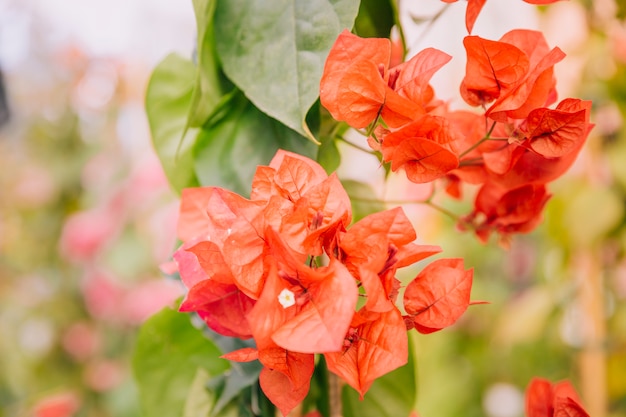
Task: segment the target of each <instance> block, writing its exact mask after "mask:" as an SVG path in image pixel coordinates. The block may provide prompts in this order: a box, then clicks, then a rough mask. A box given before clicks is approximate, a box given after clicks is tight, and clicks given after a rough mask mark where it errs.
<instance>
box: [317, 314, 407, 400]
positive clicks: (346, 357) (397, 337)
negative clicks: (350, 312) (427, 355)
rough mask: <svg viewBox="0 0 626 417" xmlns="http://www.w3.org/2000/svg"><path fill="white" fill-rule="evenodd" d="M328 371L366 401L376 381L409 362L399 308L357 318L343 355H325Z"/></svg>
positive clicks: (342, 352)
mask: <svg viewBox="0 0 626 417" xmlns="http://www.w3.org/2000/svg"><path fill="white" fill-rule="evenodd" d="M324 357H325V358H326V363H327V364H328V369H329V370H330V371H331V372H333V373H335V374H337V375H339V376H340V377H341V378H342V379H343V380H344V381H346V382H347V383H348V384H349V385H350V386H351V387H352V388H354V389H355V390H356V391H357V392H358V393H359V394H360V395H361V398H363V395H365V393H366V392H367V390H368V389H369V388H370V387H371V385H372V383H373V382H374V380H375V379H376V378H378V377H380V376H382V375H384V374H386V373H388V372H391V371H393V370H394V369H396V368H398V367H400V366H402V365H404V364H406V363H407V361H408V337H407V334H406V327H405V325H404V321H403V319H402V315H401V314H400V312H399V311H398V309H397V308H393V309H391V310H389V311H386V312H384V313H374V312H369V311H367V309H366V308H362V309H361V310H359V311H358V313H357V314H355V316H354V318H353V320H352V324H351V326H350V329H349V330H348V333H347V334H346V339H345V342H344V348H343V350H342V351H341V352H335V353H326V354H324Z"/></svg>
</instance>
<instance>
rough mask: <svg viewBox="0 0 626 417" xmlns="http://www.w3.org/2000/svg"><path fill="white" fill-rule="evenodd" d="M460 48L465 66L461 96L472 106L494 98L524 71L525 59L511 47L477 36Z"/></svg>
mask: <svg viewBox="0 0 626 417" xmlns="http://www.w3.org/2000/svg"><path fill="white" fill-rule="evenodd" d="M463 45H465V50H466V51H467V64H466V68H465V78H464V79H463V82H462V87H461V95H462V96H463V99H464V100H465V101H466V102H467V103H468V104H470V105H472V106H479V105H483V104H486V103H489V102H491V101H493V100H495V99H497V98H498V97H500V95H501V94H502V92H503V91H507V90H509V89H510V88H512V87H513V86H515V85H516V84H517V83H519V82H520V81H521V80H522V79H523V77H524V76H526V73H527V72H528V69H529V61H528V57H527V56H526V54H524V52H522V51H521V50H520V49H519V48H517V47H516V46H514V45H511V44H508V43H505V42H500V41H491V40H487V39H483V38H480V37H478V36H467V37H465V39H464V40H463Z"/></svg>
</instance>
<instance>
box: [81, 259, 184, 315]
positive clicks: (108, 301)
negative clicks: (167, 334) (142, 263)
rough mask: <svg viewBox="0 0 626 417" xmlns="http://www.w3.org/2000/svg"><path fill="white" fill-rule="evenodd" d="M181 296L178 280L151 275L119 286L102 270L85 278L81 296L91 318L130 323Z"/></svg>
mask: <svg viewBox="0 0 626 417" xmlns="http://www.w3.org/2000/svg"><path fill="white" fill-rule="evenodd" d="M182 295H183V288H182V286H181V284H180V283H179V282H178V281H173V280H166V279H162V278H154V279H149V280H144V281H143V282H139V283H136V284H133V285H122V284H120V283H119V282H116V279H115V278H114V277H113V276H112V275H109V274H107V273H105V272H103V271H91V272H89V273H88V274H87V275H86V276H85V279H84V283H83V297H84V299H85V305H86V307H87V310H88V311H89V313H90V314H91V315H92V317H94V318H96V319H99V320H103V321H107V322H118V323H123V324H127V325H131V326H136V325H139V324H141V323H142V322H143V321H144V320H145V319H147V318H148V317H150V316H151V315H152V314H154V313H156V312H157V311H159V310H161V309H162V308H163V307H166V306H170V305H173V304H174V301H175V300H176V299H177V298H179V297H181V296H182Z"/></svg>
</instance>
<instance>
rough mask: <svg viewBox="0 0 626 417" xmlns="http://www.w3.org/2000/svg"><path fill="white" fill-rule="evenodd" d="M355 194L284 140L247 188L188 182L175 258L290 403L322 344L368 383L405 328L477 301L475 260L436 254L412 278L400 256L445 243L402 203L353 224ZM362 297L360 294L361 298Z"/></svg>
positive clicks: (214, 315)
mask: <svg viewBox="0 0 626 417" xmlns="http://www.w3.org/2000/svg"><path fill="white" fill-rule="evenodd" d="M351 220H352V212H351V204H350V200H349V197H348V195H347V194H346V192H345V190H344V189H343V187H342V185H341V183H340V182H339V180H338V179H337V177H336V175H334V174H333V175H330V176H328V175H327V174H326V173H325V171H324V170H323V169H322V168H321V166H320V165H318V164H317V163H316V162H314V161H312V160H309V159H307V158H305V157H303V156H300V155H296V154H292V153H288V152H284V151H279V152H278V153H277V154H276V156H275V157H274V159H273V160H272V161H271V163H270V165H269V166H261V167H258V169H257V171H256V174H255V177H254V179H253V183H252V192H251V196H250V199H246V198H244V197H241V196H239V195H237V194H234V193H232V192H229V191H227V190H224V189H222V188H217V187H204V188H191V189H186V190H184V191H183V194H182V200H181V208H180V218H179V224H178V235H179V238H180V239H181V240H182V241H183V242H184V244H183V246H182V247H181V249H179V250H178V251H177V252H176V253H175V255H174V258H175V260H176V261H177V263H178V267H179V272H180V275H181V278H182V281H183V282H184V283H185V285H186V286H187V287H188V288H189V292H188V294H187V296H186V298H185V300H184V302H183V304H182V305H181V307H180V309H181V311H193V312H197V314H198V315H199V316H200V317H201V318H202V319H204V321H205V322H206V323H207V325H208V326H209V327H210V328H211V329H213V330H214V331H216V332H218V333H220V334H222V335H225V336H232V337H239V338H242V339H246V338H251V337H252V338H254V341H255V343H256V348H246V349H242V350H238V351H235V352H231V353H228V354H226V355H224V357H225V358H227V359H230V360H234V361H251V360H259V361H260V362H261V363H262V364H263V369H262V371H261V374H260V384H261V388H262V389H263V391H264V392H265V394H266V395H267V397H268V398H269V399H270V400H271V401H272V402H273V403H274V404H275V405H276V406H277V407H278V408H279V409H280V410H281V412H282V413H283V414H287V413H288V412H289V411H290V410H291V409H292V408H294V407H295V406H296V405H298V404H299V403H300V402H301V401H302V400H303V399H304V397H305V396H306V395H307V393H308V391H309V384H310V380H311V376H312V373H313V370H314V354H323V355H324V356H325V359H326V363H327V365H328V368H329V370H330V371H331V372H333V373H335V374H337V375H338V376H339V377H341V378H342V379H343V380H344V381H345V382H346V383H348V384H349V385H351V386H352V387H354V389H355V390H357V391H358V392H359V393H360V394H361V395H364V394H365V392H366V391H367V390H368V389H369V387H370V386H371V384H372V383H373V382H374V380H375V379H376V378H378V377H380V376H381V375H384V374H386V373H388V372H390V371H392V370H393V369H396V368H397V367H400V366H402V365H404V364H405V363H406V362H407V359H408V340H407V329H411V328H416V329H417V330H418V331H420V332H422V333H430V332H433V331H436V330H440V329H442V328H444V327H447V326H449V325H451V324H453V323H454V322H455V321H456V320H457V319H458V318H459V317H460V316H461V315H462V314H463V312H464V311H465V310H466V309H467V306H468V305H469V304H470V290H471V285H472V277H473V272H472V270H465V268H464V266H463V261H462V260H461V259H438V260H435V261H433V262H432V263H430V264H429V265H428V266H426V267H425V268H424V269H423V270H422V271H421V272H420V273H419V274H418V275H417V277H415V279H414V280H412V281H411V282H410V283H409V284H408V286H407V287H406V291H405V293H404V296H403V300H402V301H403V303H402V307H401V308H402V309H403V312H401V310H400V308H398V306H397V302H398V298H399V297H398V291H399V289H400V282H399V281H398V279H397V278H396V271H397V269H398V268H401V267H405V266H408V265H412V264H414V263H415V262H417V261H420V260H423V259H424V258H427V257H429V256H431V255H434V254H436V253H438V252H440V248H439V247H438V246H428V245H420V244H416V243H414V241H415V239H416V234H415V231H414V228H413V227H412V225H411V223H410V221H409V219H408V218H407V217H406V215H405V214H404V212H403V211H402V209H401V208H396V209H391V210H387V211H383V212H379V213H374V214H371V215H369V216H367V217H365V218H363V219H361V220H360V221H358V222H356V223H354V224H352V225H350V224H351ZM359 300H362V302H360V301H359Z"/></svg>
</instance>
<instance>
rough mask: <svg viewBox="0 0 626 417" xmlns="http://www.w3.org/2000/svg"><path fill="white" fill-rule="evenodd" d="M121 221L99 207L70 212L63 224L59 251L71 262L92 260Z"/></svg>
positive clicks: (116, 229) (113, 233)
mask: <svg viewBox="0 0 626 417" xmlns="http://www.w3.org/2000/svg"><path fill="white" fill-rule="evenodd" d="M120 223H121V222H120V221H119V219H118V218H117V216H115V215H113V213H112V212H111V211H109V210H102V209H99V208H96V209H91V210H86V211H81V212H78V213H74V214H72V215H71V216H70V217H69V218H68V219H67V220H66V222H65V224H64V225H63V231H62V233H61V240H60V251H61V254H62V255H63V257H65V258H66V259H67V260H69V261H72V262H77V263H81V262H86V261H90V260H92V259H93V258H94V257H95V256H96V255H97V253H98V252H99V251H100V250H102V248H103V247H104V246H105V245H106V244H107V243H108V242H109V241H110V240H111V239H112V238H113V237H114V236H115V235H117V233H118V232H119V230H120V226H121V224H120Z"/></svg>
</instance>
